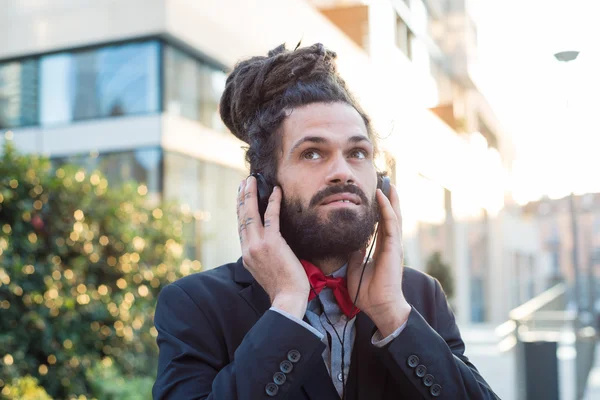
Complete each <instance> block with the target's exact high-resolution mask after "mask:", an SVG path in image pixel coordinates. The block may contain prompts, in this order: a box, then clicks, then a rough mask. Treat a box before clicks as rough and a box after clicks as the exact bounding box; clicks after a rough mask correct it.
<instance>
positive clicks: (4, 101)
mask: <svg viewBox="0 0 600 400" xmlns="http://www.w3.org/2000/svg"><path fill="white" fill-rule="evenodd" d="M37 123H38V62H37V60H34V59H29V60H21V61H12V62H7V63H0V129H6V128H13V127H18V126H27V125H36V124H37Z"/></svg>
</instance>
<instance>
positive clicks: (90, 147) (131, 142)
mask: <svg viewBox="0 0 600 400" xmlns="http://www.w3.org/2000/svg"><path fill="white" fill-rule="evenodd" d="M12 132H13V136H14V140H13V141H14V143H15V145H16V146H17V147H18V148H19V150H21V151H24V152H35V153H42V154H44V155H47V156H50V157H58V156H64V155H68V154H83V153H89V152H92V151H97V152H100V153H102V152H111V151H119V150H131V149H135V148H138V147H151V146H156V147H158V146H160V143H161V116H160V115H146V116H132V117H118V118H105V119H98V120H90V121H81V122H75V123H70V124H65V125H60V126H55V127H34V128H21V129H13V130H12ZM3 140H4V137H3V136H2V137H1V138H0V143H1V142H2V141H3Z"/></svg>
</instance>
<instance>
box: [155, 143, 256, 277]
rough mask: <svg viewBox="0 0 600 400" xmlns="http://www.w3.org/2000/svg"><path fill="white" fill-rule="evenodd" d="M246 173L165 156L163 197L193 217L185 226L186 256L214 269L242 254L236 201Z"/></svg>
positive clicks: (184, 156) (185, 158) (172, 155)
mask: <svg viewBox="0 0 600 400" xmlns="http://www.w3.org/2000/svg"><path fill="white" fill-rule="evenodd" d="M245 177H246V173H245V172H243V171H239V170H237V169H233V168H228V167H224V166H221V165H217V164H214V163H208V162H205V161H202V160H198V159H195V158H193V157H190V156H186V155H183V154H179V153H174V152H166V153H165V169H164V185H165V186H164V198H165V199H166V200H174V201H176V202H178V203H180V204H182V205H185V206H186V207H187V208H188V209H189V210H190V211H191V212H192V213H193V215H194V217H195V218H194V220H193V222H192V223H190V224H187V225H186V226H184V236H185V238H184V239H185V255H186V256H187V257H189V258H192V259H194V258H195V259H198V260H200V261H201V263H202V265H203V266H204V268H213V267H216V266H219V265H221V264H225V263H227V262H231V261H234V260H235V259H237V258H238V257H239V255H240V247H239V238H238V234H237V215H236V201H237V188H238V186H239V183H240V182H241V181H242V179H244V178H245Z"/></svg>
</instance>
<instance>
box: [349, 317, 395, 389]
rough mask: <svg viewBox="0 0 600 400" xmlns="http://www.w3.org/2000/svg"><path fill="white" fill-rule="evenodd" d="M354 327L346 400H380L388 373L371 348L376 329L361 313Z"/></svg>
mask: <svg viewBox="0 0 600 400" xmlns="http://www.w3.org/2000/svg"><path fill="white" fill-rule="evenodd" d="M355 327H356V337H355V339H354V349H353V350H352V358H351V362H350V373H349V376H348V384H347V388H346V391H347V399H348V400H378V399H381V398H382V397H383V391H384V388H385V382H386V377H387V374H388V372H387V370H386V368H385V366H384V365H383V363H382V362H381V361H380V360H379V359H378V358H377V355H376V354H375V352H374V351H373V350H374V349H373V348H372V346H373V345H372V344H371V338H372V337H373V334H374V333H375V330H376V329H377V328H376V327H375V324H374V323H373V322H372V321H371V320H370V319H369V317H367V315H366V314H365V313H363V312H360V313H358V315H357V316H356V323H355Z"/></svg>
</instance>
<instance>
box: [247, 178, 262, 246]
mask: <svg viewBox="0 0 600 400" xmlns="http://www.w3.org/2000/svg"><path fill="white" fill-rule="evenodd" d="M242 204H243V206H242V209H243V211H244V213H243V216H244V218H243V221H242V222H243V224H244V226H245V228H244V230H245V231H246V235H247V236H248V238H249V239H251V238H253V237H257V238H260V237H262V233H263V225H262V223H261V221H260V215H259V213H258V198H257V196H256V178H255V177H253V176H249V177H248V179H247V180H246V185H245V187H244V195H243V199H242Z"/></svg>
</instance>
